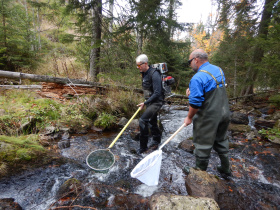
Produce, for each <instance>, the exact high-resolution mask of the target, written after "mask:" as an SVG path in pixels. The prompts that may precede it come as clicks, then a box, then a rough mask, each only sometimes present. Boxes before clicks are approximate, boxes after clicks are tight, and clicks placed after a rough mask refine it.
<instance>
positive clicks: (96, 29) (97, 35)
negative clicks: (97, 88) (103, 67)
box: [89, 0, 102, 81]
mask: <svg viewBox="0 0 280 210" xmlns="http://www.w3.org/2000/svg"><path fill="white" fill-rule="evenodd" d="M101 15H102V0H97V1H96V2H95V1H92V40H91V52H90V70H89V77H90V80H91V81H96V77H97V75H98V73H99V66H98V65H99V64H98V62H99V58H100V43H101Z"/></svg>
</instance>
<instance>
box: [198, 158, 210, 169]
mask: <svg viewBox="0 0 280 210" xmlns="http://www.w3.org/2000/svg"><path fill="white" fill-rule="evenodd" d="M208 162H209V158H201V157H196V160H195V169H199V170H202V171H206V169H207V166H208Z"/></svg>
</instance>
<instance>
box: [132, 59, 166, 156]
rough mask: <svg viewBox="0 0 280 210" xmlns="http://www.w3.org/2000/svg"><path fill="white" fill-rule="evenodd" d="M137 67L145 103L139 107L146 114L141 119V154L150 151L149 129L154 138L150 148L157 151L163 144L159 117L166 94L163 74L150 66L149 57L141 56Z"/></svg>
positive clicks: (139, 150) (139, 152)
mask: <svg viewBox="0 0 280 210" xmlns="http://www.w3.org/2000/svg"><path fill="white" fill-rule="evenodd" d="M136 65H137V68H138V69H139V71H140V73H141V74H142V88H143V91H144V98H145V100H146V101H145V102H142V103H140V104H138V105H137V106H139V107H141V109H143V108H144V107H146V110H145V112H144V113H143V114H142V116H141V117H140V119H139V127H140V137H139V138H140V148H139V149H138V151H137V153H138V154H141V153H144V152H146V151H147V150H148V139H149V128H150V130H151V134H152V136H153V141H152V144H151V145H150V147H152V148H153V149H157V147H158V145H159V144H160V142H161V131H160V129H159V127H158V124H157V116H158V112H159V110H160V108H161V107H162V105H163V101H164V92H163V88H162V81H161V74H160V72H159V70H157V69H155V68H152V67H151V66H149V65H148V57H147V55H145V54H141V55H139V56H138V57H137V58H136Z"/></svg>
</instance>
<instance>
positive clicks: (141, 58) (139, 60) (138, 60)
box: [136, 54, 149, 63]
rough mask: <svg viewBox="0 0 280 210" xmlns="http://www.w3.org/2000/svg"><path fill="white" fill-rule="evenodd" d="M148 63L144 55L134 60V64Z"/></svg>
mask: <svg viewBox="0 0 280 210" xmlns="http://www.w3.org/2000/svg"><path fill="white" fill-rule="evenodd" d="M148 61H149V59H148V56H147V55H145V54H141V55H139V56H138V57H137V58H136V63H140V62H142V63H148Z"/></svg>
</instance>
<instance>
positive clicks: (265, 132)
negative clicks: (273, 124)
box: [258, 128, 280, 140]
mask: <svg viewBox="0 0 280 210" xmlns="http://www.w3.org/2000/svg"><path fill="white" fill-rule="evenodd" d="M258 133H259V134H261V135H262V136H264V137H265V138H268V139H272V140H273V139H275V138H280V130H279V129H278V128H268V129H261V130H259V131H258Z"/></svg>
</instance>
